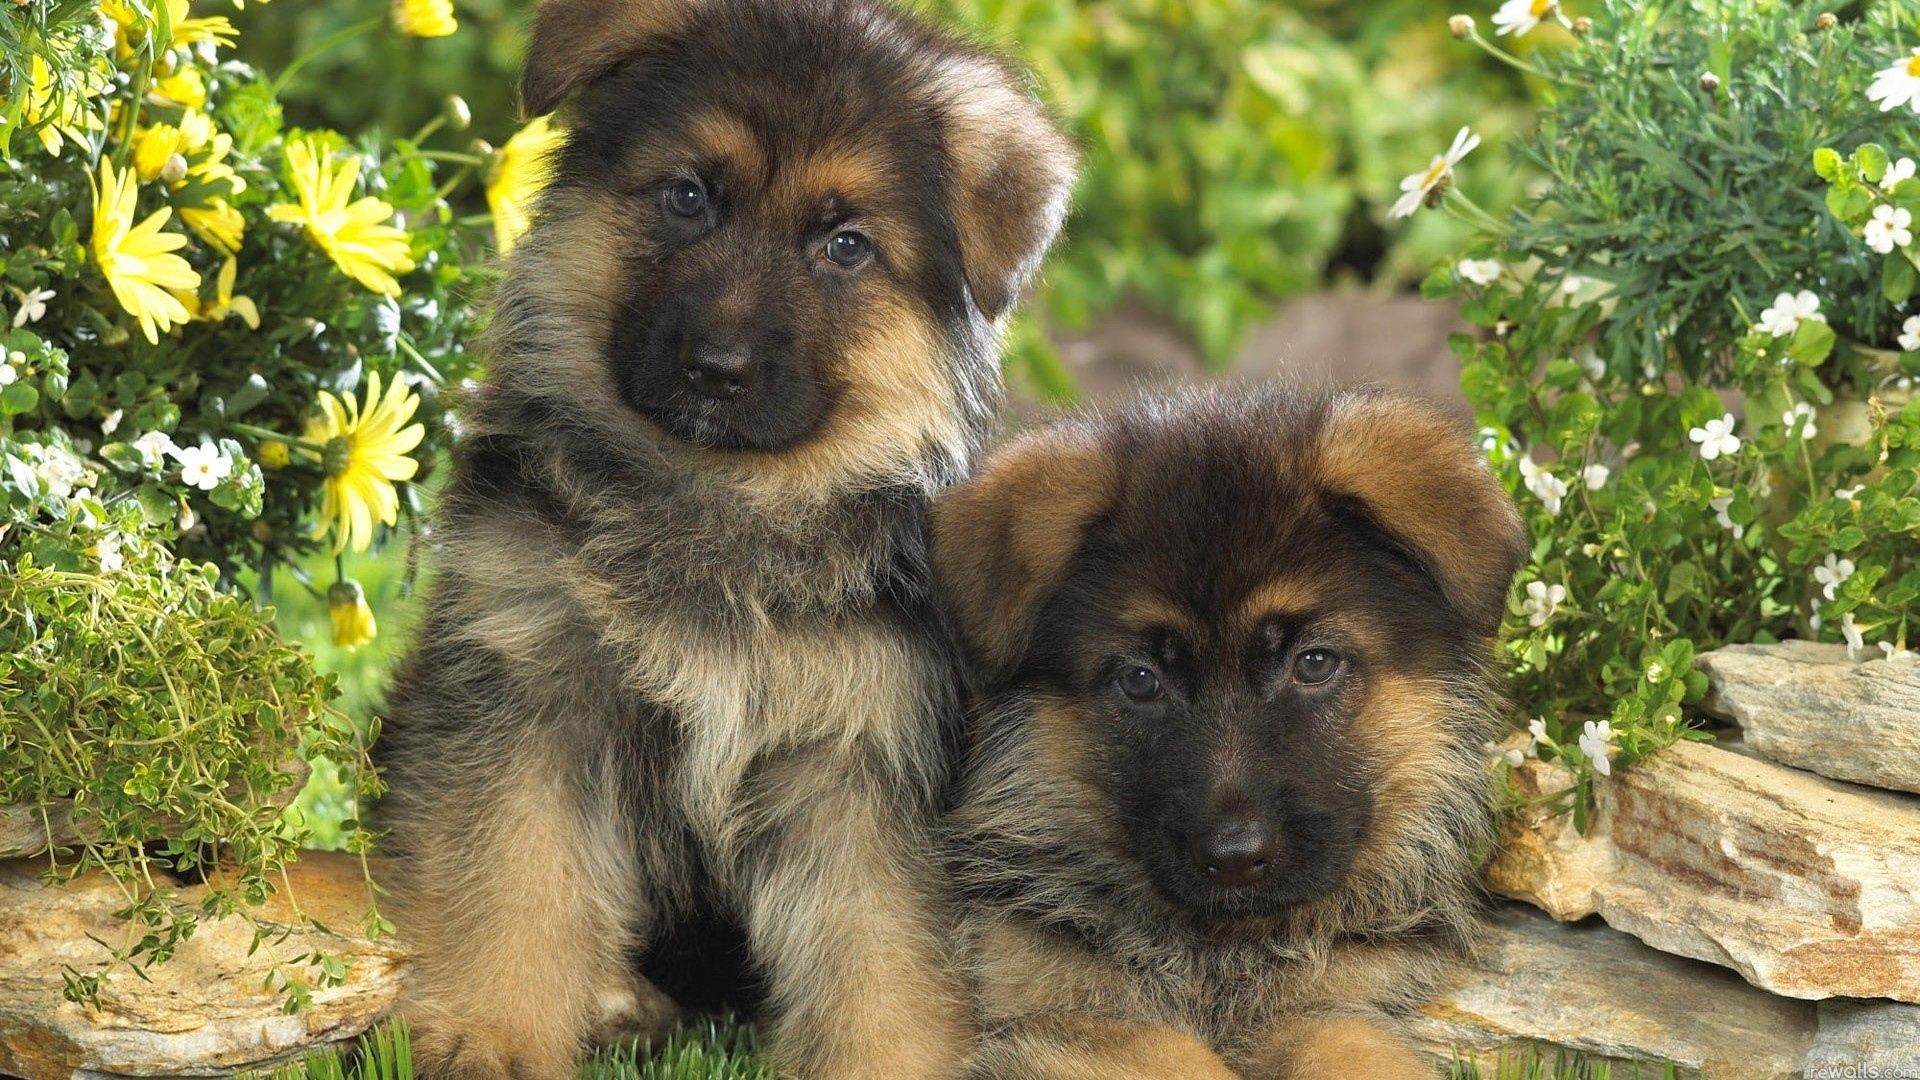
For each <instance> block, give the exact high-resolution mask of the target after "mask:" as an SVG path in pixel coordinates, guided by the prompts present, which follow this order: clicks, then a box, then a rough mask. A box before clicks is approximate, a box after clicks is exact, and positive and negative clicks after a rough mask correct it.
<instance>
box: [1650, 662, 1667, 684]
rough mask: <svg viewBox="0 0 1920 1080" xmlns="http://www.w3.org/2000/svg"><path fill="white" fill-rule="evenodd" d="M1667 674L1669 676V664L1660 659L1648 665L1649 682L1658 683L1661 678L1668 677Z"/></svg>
mask: <svg viewBox="0 0 1920 1080" xmlns="http://www.w3.org/2000/svg"><path fill="white" fill-rule="evenodd" d="M1666 676H1667V665H1665V664H1663V663H1661V662H1660V661H1658V660H1655V661H1653V662H1652V663H1650V664H1648V665H1647V681H1648V682H1650V683H1657V682H1659V681H1660V680H1661V679H1664V678H1666Z"/></svg>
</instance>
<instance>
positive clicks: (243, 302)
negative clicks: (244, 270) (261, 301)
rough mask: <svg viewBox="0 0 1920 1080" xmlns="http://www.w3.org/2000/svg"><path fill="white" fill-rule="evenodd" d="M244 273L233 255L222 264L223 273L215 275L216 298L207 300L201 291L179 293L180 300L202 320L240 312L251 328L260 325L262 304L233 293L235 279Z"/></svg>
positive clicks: (222, 318)
mask: <svg viewBox="0 0 1920 1080" xmlns="http://www.w3.org/2000/svg"><path fill="white" fill-rule="evenodd" d="M239 273H240V263H239V261H238V260H236V259H234V258H233V257H231V256H229V257H228V258H227V261H226V262H223V263H221V264H220V275H219V276H218V277H216V278H214V279H213V300H212V301H211V302H204V301H202V300H201V299H200V294H199V293H192V292H190V293H178V294H176V295H177V296H179V298H180V303H181V304H182V305H183V306H185V307H186V309H187V310H188V311H189V312H191V313H192V315H193V317H194V318H195V319H196V320H198V321H200V322H213V323H217V322H225V321H226V320H227V318H228V316H232V315H238V316H240V321H241V322H243V323H246V324H247V329H249V330H258V329H260V308H259V307H258V306H256V305H255V304H254V302H253V300H252V299H251V298H249V297H245V296H235V295H233V283H234V281H235V279H236V278H237V277H238V276H239Z"/></svg>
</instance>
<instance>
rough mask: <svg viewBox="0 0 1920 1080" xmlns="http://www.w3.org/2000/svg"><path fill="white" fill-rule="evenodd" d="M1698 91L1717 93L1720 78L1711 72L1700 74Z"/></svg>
mask: <svg viewBox="0 0 1920 1080" xmlns="http://www.w3.org/2000/svg"><path fill="white" fill-rule="evenodd" d="M1700 89H1702V90H1704V91H1706V92H1707V93H1709V94H1717V93H1719V92H1720V76H1718V75H1715V74H1714V73H1713V72H1711V71H1707V72H1702V73H1701V75H1700Z"/></svg>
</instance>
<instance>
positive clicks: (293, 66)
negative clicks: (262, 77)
mask: <svg viewBox="0 0 1920 1080" xmlns="http://www.w3.org/2000/svg"><path fill="white" fill-rule="evenodd" d="M384 22H386V20H385V19H368V20H367V21H366V22H362V23H355V24H353V25H352V26H349V27H347V28H345V29H343V30H338V31H335V32H334V33H332V34H329V35H327V36H326V37H324V38H321V39H320V40H319V41H318V42H316V43H314V45H313V46H312V47H311V48H309V49H307V51H306V52H303V53H301V54H300V55H299V56H296V57H294V58H293V62H292V63H290V64H288V65H287V66H286V69H285V70H284V71H282V72H280V74H279V75H278V76H276V77H275V78H274V80H273V87H272V91H273V96H274V97H279V96H280V91H282V90H284V89H286V86H287V83H289V82H291V81H292V80H293V77H294V76H295V75H298V74H299V73H300V69H301V68H303V67H306V66H307V65H308V64H310V63H312V62H313V61H314V60H316V59H318V58H319V57H320V56H321V55H322V54H324V53H325V52H327V51H328V50H329V49H332V48H333V47H334V46H336V45H341V44H344V43H346V42H349V41H352V40H353V39H354V38H357V37H359V36H361V35H362V34H370V33H372V32H373V31H375V30H377V29H379V28H380V26H381V24H382V23H384Z"/></svg>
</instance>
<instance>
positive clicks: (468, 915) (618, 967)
mask: <svg viewBox="0 0 1920 1080" xmlns="http://www.w3.org/2000/svg"><path fill="white" fill-rule="evenodd" d="M559 757H560V756H559V755H557V754H554V753H551V752H548V753H541V752H539V751H538V749H537V748H535V747H530V746H528V745H525V744H524V743H523V744H522V745H518V746H516V747H515V748H514V752H513V753H512V754H504V753H503V754H497V755H491V760H485V761H482V760H474V759H469V760H468V761H467V762H464V763H463V765H464V767H462V768H459V769H447V768H436V769H433V770H431V772H432V776H431V777H430V778H429V777H426V776H419V775H415V776H412V777H409V778H408V782H409V784H420V783H428V784H434V785H442V786H435V787H432V788H417V789H414V790H418V791H426V790H431V791H432V797H431V799H430V800H429V799H424V798H423V799H420V800H418V801H415V802H414V804H413V805H412V806H406V807H403V808H402V810H401V812H400V815H399V820H398V821H396V825H398V826H400V827H401V828H402V829H403V830H404V833H405V836H406V842H407V847H408V851H409V854H408V856H407V858H406V859H405V861H404V862H403V864H402V866H401V868H400V875H399V880H398V881H397V885H398V886H399V893H400V898H401V902H402V903H401V907H400V910H399V911H398V913H397V914H398V916H399V918H398V925H399V926H400V929H401V932H402V933H403V934H405V935H406V936H407V937H409V938H410V939H411V940H412V942H413V944H414V946H415V950H416V953H415V961H414V970H413V973H412V975H411V977H410V979H409V985H408V987H407V995H406V1002H405V1007H404V1011H405V1013H406V1016H407V1018H408V1020H409V1022H410V1023H411V1024H412V1026H413V1030H414V1057H415V1060H416V1061H419V1062H420V1063H421V1071H422V1073H423V1074H424V1075H426V1076H430V1077H436V1078H459V1080H467V1078H472V1080H483V1078H486V1080H491V1078H496V1077H514V1078H516V1080H562V1078H565V1077H569V1076H571V1075H572V1074H573V1066H574V1060H575V1058H576V1056H577V1055H578V1053H579V1051H580V1048H581V1045H582V1043H583V1041H584V1040H585V1039H586V1038H587V1037H588V1035H589V1034H590V1031H591V1029H592V1028H593V1027H594V1026H595V1025H596V1023H600V1022H604V1020H605V1019H606V1017H605V1016H604V1010H605V1004H606V1003H605V1000H604V995H605V994H606V992H607V991H608V990H609V989H611V988H616V987H621V986H625V985H629V981H630V979H631V976H630V975H628V973H627V972H626V971H625V970H623V965H624V964H625V957H626V954H627V950H628V946H629V944H630V943H631V941H632V940H633V934H634V930H635V928H636V923H637V921H638V920H637V919H636V917H635V912H634V910H633V907H632V905H633V903H634V901H633V896H634V894H635V892H636V891H637V889H636V885H637V879H636V874H635V868H634V865H633V856H632V848H631V846H630V843H629V841H628V839H627V835H626V826H625V825H624V824H623V823H622V818H621V815H620V813H619V812H618V809H617V807H616V806H615V805H614V804H613V802H612V799H611V797H610V795H609V794H608V792H609V789H610V788H611V787H613V785H599V784H596V783H595V782H594V781H593V780H590V779H588V778H587V777H586V776H584V775H582V773H581V772H580V771H578V770H576V769H569V768H568V767H567V765H566V764H565V763H563V761H561V760H559ZM395 790H396V791H399V790H401V789H400V788H398V787H397V786H396V788H395Z"/></svg>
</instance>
